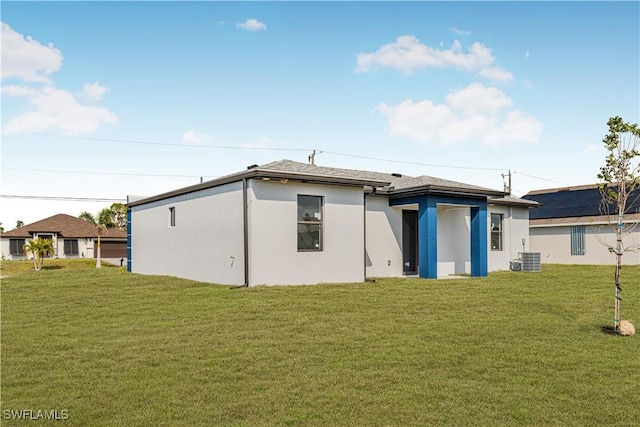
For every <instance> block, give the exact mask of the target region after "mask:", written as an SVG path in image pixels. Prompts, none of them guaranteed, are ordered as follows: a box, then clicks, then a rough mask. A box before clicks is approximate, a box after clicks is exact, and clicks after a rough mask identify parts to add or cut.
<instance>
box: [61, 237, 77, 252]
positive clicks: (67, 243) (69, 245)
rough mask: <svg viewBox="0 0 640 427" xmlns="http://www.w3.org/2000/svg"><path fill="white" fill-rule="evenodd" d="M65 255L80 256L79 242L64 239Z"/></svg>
mask: <svg viewBox="0 0 640 427" xmlns="http://www.w3.org/2000/svg"><path fill="white" fill-rule="evenodd" d="M64 254H65V255H78V240H77V239H76V240H68V239H64Z"/></svg>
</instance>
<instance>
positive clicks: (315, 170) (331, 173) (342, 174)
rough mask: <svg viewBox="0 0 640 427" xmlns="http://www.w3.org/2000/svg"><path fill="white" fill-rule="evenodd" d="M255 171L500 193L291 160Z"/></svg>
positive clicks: (400, 186) (431, 179) (430, 179)
mask: <svg viewBox="0 0 640 427" xmlns="http://www.w3.org/2000/svg"><path fill="white" fill-rule="evenodd" d="M256 169H257V170H269V171H280V172H294V173H302V174H308V175H310V176H311V175H313V176H324V177H327V178H331V177H337V178H351V179H362V180H376V181H384V182H387V183H389V185H390V186H392V187H394V189H395V190H396V191H398V190H405V189H410V188H420V187H428V186H433V187H439V188H450V189H452V190H471V191H474V190H475V191H478V192H481V193H485V192H496V193H502V192H500V191H498V190H494V189H491V188H487V187H479V186H477V185H471V184H465V183H462V182H457V181H449V180H446V179H441V178H435V177H432V176H427V175H421V176H417V177H413V176H407V175H400V174H390V173H383V172H370V171H361V170H355V169H340V168H330V167H326V166H316V165H310V164H307V163H300V162H294V161H292V160H279V161H276V162H271V163H268V164H266V165H263V166H259V167H258V168H256ZM397 175H400V176H397Z"/></svg>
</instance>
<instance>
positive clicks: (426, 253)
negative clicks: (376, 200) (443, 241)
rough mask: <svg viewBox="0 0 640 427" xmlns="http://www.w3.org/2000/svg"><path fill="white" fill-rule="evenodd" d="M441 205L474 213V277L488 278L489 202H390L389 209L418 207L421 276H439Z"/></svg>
mask: <svg viewBox="0 0 640 427" xmlns="http://www.w3.org/2000/svg"><path fill="white" fill-rule="evenodd" d="M439 203H446V204H453V205H468V206H470V211H471V254H470V256H471V276H473V277H484V276H486V275H487V272H488V255H489V254H488V251H487V244H488V241H487V233H488V226H487V200H486V199H480V198H470V197H453V196H427V195H425V196H410V197H402V198H398V199H390V200H389V206H400V205H410V204H417V205H418V250H419V252H420V253H419V255H418V261H419V263H420V264H419V267H418V268H419V270H420V272H419V275H420V277H422V278H426V279H436V278H437V277H438V209H437V205H438V204H439Z"/></svg>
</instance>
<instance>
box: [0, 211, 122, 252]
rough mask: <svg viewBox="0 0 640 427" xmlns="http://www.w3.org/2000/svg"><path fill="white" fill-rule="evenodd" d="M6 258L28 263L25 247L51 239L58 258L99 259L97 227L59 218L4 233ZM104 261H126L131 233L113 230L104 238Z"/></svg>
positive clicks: (101, 236) (106, 233)
mask: <svg viewBox="0 0 640 427" xmlns="http://www.w3.org/2000/svg"><path fill="white" fill-rule="evenodd" d="M0 237H1V238H0V242H1V245H2V257H3V259H6V260H15V259H26V258H27V256H26V255H25V253H24V250H23V249H22V246H23V245H24V244H25V243H26V242H27V241H29V240H31V239H36V238H41V239H51V240H53V247H54V248H55V251H56V252H55V254H54V257H56V258H95V257H96V256H97V251H98V232H97V229H96V227H95V226H94V225H93V224H91V223H89V222H87V221H85V220H82V219H79V218H76V217H73V216H71V215H65V214H58V215H54V216H52V217H49V218H46V219H43V220H41V221H37V222H34V223H32V224H27V225H24V226H22V227H20V228H16V229H13V230H11V231H7V232H5V233H2V235H1V236H0ZM100 247H101V257H102V258H124V257H126V254H127V233H126V232H125V231H123V230H116V229H113V228H110V229H107V230H106V231H104V232H102V233H101V234H100Z"/></svg>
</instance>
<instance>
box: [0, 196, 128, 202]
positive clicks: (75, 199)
mask: <svg viewBox="0 0 640 427" xmlns="http://www.w3.org/2000/svg"><path fill="white" fill-rule="evenodd" d="M0 198H4V199H33V200H59V201H66V202H113V203H117V202H119V203H123V202H126V201H127V200H126V199H107V198H100V197H67V196H31V195H29V196H25V195H15V194H0Z"/></svg>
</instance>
